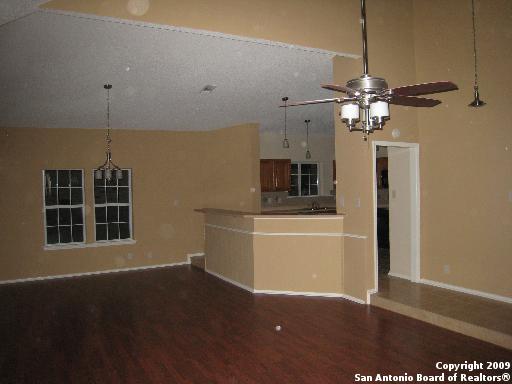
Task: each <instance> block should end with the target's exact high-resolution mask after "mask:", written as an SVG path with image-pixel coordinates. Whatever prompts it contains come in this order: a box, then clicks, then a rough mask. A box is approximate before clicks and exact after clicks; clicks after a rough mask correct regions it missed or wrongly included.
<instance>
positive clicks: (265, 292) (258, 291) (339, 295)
mask: <svg viewBox="0 0 512 384" xmlns="http://www.w3.org/2000/svg"><path fill="white" fill-rule="evenodd" d="M205 271H206V272H208V273H209V274H211V275H213V276H215V277H218V278H219V279H221V280H224V281H225V282H227V283H230V284H233V285H236V286H237V287H239V288H242V289H245V290H246V291H249V292H251V293H255V294H262V295H289V296H310V297H337V298H342V299H347V300H350V301H354V302H356V303H359V304H365V302H364V300H361V299H358V298H356V297H353V296H349V295H345V294H343V293H329V292H298V291H274V290H268V289H254V288H251V287H249V286H247V285H244V284H242V283H239V282H238V281H235V280H232V279H230V278H228V277H225V276H223V275H221V274H219V273H216V272H213V271H210V270H209V269H205Z"/></svg>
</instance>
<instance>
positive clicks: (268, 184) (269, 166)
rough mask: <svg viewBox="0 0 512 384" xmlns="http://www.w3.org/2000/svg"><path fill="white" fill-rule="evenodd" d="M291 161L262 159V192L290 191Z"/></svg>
mask: <svg viewBox="0 0 512 384" xmlns="http://www.w3.org/2000/svg"><path fill="white" fill-rule="evenodd" d="M290 164H291V160H290V159H261V160H260V182H261V192H276V191H288V190H289V189H290Z"/></svg>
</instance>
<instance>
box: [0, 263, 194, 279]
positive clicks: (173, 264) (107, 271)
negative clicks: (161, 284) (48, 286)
mask: <svg viewBox="0 0 512 384" xmlns="http://www.w3.org/2000/svg"><path fill="white" fill-rule="evenodd" d="M187 264H189V263H188V262H186V261H183V262H180V263H171V264H156V265H146V266H142V267H133V268H119V269H106V270H103V271H94V272H81V273H68V274H65V275H51V276H38V277H28V278H25V279H14V280H1V281H0V284H16V283H26V282H30V281H43V280H55V279H67V278H70V277H80V276H92V275H103V274H106V273H117V272H129V271H141V270H145V269H155V268H167V267H176V266H179V265H187Z"/></svg>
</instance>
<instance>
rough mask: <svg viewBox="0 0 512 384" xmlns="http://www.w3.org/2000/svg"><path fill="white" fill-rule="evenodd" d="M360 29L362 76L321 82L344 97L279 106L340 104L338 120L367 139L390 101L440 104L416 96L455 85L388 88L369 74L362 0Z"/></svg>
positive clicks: (381, 124)
mask: <svg viewBox="0 0 512 384" xmlns="http://www.w3.org/2000/svg"><path fill="white" fill-rule="evenodd" d="M361 29H362V38H363V74H362V75H361V77H358V78H357V79H352V80H349V81H348V82H347V84H346V85H336V84H323V85H322V88H325V89H329V90H331V91H337V92H342V93H345V94H347V96H346V97H335V98H332V99H320V100H310V101H301V102H292V103H287V104H286V105H281V107H291V106H297V105H308V104H320V103H338V104H343V105H342V106H341V112H340V116H341V121H343V122H344V123H345V124H346V125H347V127H348V129H349V131H350V132H352V131H362V132H363V134H364V139H365V140H367V135H368V134H370V133H372V132H373V131H374V130H377V129H382V128H383V127H384V124H385V122H386V120H389V104H395V105H405V106H410V107H434V106H436V105H437V104H440V103H441V101H439V100H435V99H430V98H425V97H417V96H420V95H428V94H432V93H440V92H447V91H454V90H456V89H458V88H457V86H456V85H455V84H454V83H452V82H450V81H437V82H434V83H423V84H414V85H405V86H402V87H397V88H388V83H387V82H386V80H385V79H383V78H381V77H374V76H371V75H370V74H368V47H367V45H368V42H367V36H366V5H365V0H361ZM359 121H361V127H358V126H357V123H358V122H359Z"/></svg>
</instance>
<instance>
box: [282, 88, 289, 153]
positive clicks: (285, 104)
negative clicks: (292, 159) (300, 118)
mask: <svg viewBox="0 0 512 384" xmlns="http://www.w3.org/2000/svg"><path fill="white" fill-rule="evenodd" d="M281 100H283V102H284V140H283V148H285V149H288V148H290V143H289V142H288V137H286V107H287V102H288V97H283V98H282V99H281Z"/></svg>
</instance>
